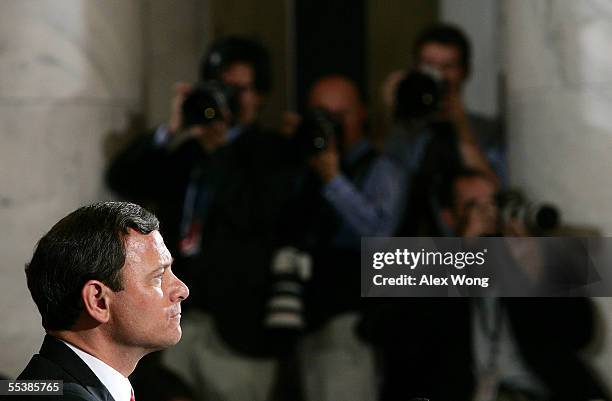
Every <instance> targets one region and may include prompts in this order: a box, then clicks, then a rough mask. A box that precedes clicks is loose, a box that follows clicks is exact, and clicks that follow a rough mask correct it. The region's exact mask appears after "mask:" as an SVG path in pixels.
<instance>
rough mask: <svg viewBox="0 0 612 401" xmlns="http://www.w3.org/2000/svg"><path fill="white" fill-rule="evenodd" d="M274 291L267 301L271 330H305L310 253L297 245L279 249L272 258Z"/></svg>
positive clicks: (267, 314) (267, 317) (267, 321)
mask: <svg viewBox="0 0 612 401" xmlns="http://www.w3.org/2000/svg"><path fill="white" fill-rule="evenodd" d="M271 270H272V277H273V285H272V294H271V297H270V299H269V301H268V304H267V308H266V309H267V312H266V318H265V326H266V327H267V328H268V329H276V330H288V331H301V330H303V329H304V327H305V324H306V323H305V321H304V301H303V296H304V285H305V283H306V282H307V281H308V280H309V279H310V276H311V271H312V259H311V257H310V255H308V254H306V253H303V252H300V251H299V250H298V249H296V248H293V247H284V248H281V249H279V250H278V251H277V252H276V253H275V254H274V256H273V258H272V266H271Z"/></svg>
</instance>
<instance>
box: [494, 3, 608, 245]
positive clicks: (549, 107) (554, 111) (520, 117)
mask: <svg viewBox="0 0 612 401" xmlns="http://www.w3.org/2000/svg"><path fill="white" fill-rule="evenodd" d="M503 5H504V21H503V25H504V27H505V50H506V52H505V66H506V75H507V118H508V143H509V163H510V172H511V181H512V182H513V183H514V184H516V185H518V186H520V187H522V188H524V189H525V190H526V191H527V193H528V195H529V196H530V197H532V198H533V199H535V200H547V201H552V202H554V203H556V204H557V205H558V206H559V207H560V209H561V211H562V213H563V217H564V219H565V221H567V222H569V223H574V224H579V225H590V226H593V227H595V228H597V229H599V230H600V231H601V232H602V234H605V235H611V234H612V201H611V200H612V174H610V172H611V171H612V157H611V154H612V52H610V39H611V38H612V3H610V2H609V1H606V0H583V1H573V0H554V1H550V0H547V1H532V0H507V1H505V2H504V3H503Z"/></svg>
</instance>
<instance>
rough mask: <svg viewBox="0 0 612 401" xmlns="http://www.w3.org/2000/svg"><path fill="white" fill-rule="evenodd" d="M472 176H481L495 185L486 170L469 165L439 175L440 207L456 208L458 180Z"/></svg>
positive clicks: (437, 184) (437, 182)
mask: <svg viewBox="0 0 612 401" xmlns="http://www.w3.org/2000/svg"><path fill="white" fill-rule="evenodd" d="M470 178H481V179H483V180H485V181H488V182H491V184H492V185H494V184H493V182H492V181H491V178H490V177H489V176H488V175H486V174H485V173H484V172H482V171H480V170H476V169H473V168H469V167H462V168H460V169H458V170H456V171H453V172H452V173H449V174H444V175H442V176H439V177H437V179H436V186H437V187H438V190H437V191H436V193H437V199H438V203H439V205H440V207H442V208H454V207H455V206H456V205H455V201H456V199H457V197H456V192H455V185H456V184H457V181H459V180H462V179H470Z"/></svg>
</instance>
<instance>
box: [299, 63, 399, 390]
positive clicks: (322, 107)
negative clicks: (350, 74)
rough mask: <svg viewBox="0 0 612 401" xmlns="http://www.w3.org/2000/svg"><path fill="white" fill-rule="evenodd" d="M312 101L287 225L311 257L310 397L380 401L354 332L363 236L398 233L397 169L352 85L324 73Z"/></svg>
mask: <svg viewBox="0 0 612 401" xmlns="http://www.w3.org/2000/svg"><path fill="white" fill-rule="evenodd" d="M308 105H309V107H310V108H311V109H313V111H312V112H311V113H308V114H307V115H305V116H304V118H303V121H302V126H301V127H300V128H298V130H297V132H296V133H295V140H296V142H297V143H298V144H301V145H300V146H299V149H300V153H301V154H302V155H303V159H304V160H305V163H304V164H305V167H304V175H303V176H302V179H301V180H299V182H298V183H299V186H300V188H299V190H298V193H297V196H296V198H297V199H296V202H297V204H296V206H295V213H294V214H293V217H292V219H291V227H289V228H290V229H291V230H292V232H293V235H294V241H295V244H296V246H297V247H298V248H300V249H302V250H303V251H304V252H306V253H308V254H309V255H311V257H312V277H311V278H310V280H309V281H308V282H307V283H306V293H305V314H306V322H307V329H306V330H307V333H306V334H305V336H304V338H303V340H302V342H301V344H300V356H301V363H302V372H303V376H304V387H305V389H304V390H305V394H306V399H307V400H317V401H321V400H323V401H325V400H338V399H359V400H374V399H376V385H375V381H376V380H375V379H376V374H375V370H374V366H373V355H372V352H371V350H370V348H369V347H367V346H366V345H365V344H364V343H363V342H361V341H360V340H359V339H358V338H357V337H356V334H355V332H354V326H355V323H356V321H357V319H358V316H359V311H360V307H361V303H360V299H359V292H360V281H359V277H360V276H359V266H360V253H359V252H360V251H359V249H360V244H361V238H362V237H366V236H387V235H391V233H392V232H393V230H394V227H395V225H396V224H397V220H398V213H399V206H400V203H401V202H400V184H401V181H400V177H399V171H398V169H397V167H396V166H395V164H394V163H393V162H391V161H390V160H389V159H388V158H386V157H383V156H380V155H379V154H378V152H377V151H376V150H375V149H374V148H373V147H372V145H371V144H370V143H369V141H368V140H367V139H366V132H365V127H364V124H365V119H366V110H365V107H364V105H363V103H362V100H361V96H360V94H359V90H358V88H357V86H356V85H355V83H354V82H352V81H350V80H349V79H347V78H345V77H343V76H340V75H329V76H324V77H322V78H320V79H318V80H317V81H316V82H315V83H314V84H313V85H312V87H311V89H310V91H309V98H308ZM324 115H327V117H324ZM334 120H335V121H337V122H338V124H336V125H335V124H334Z"/></svg>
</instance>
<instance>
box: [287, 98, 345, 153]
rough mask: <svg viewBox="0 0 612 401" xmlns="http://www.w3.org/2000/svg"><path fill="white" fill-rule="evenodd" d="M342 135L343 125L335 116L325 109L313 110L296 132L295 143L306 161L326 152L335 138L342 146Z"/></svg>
mask: <svg viewBox="0 0 612 401" xmlns="http://www.w3.org/2000/svg"><path fill="white" fill-rule="evenodd" d="M342 135H343V131H342V125H341V123H340V122H339V121H338V119H337V118H336V117H335V116H334V115H332V114H331V113H329V112H327V111H325V110H323V109H311V110H309V111H307V112H306V113H305V114H304V116H303V118H302V122H301V123H300V125H299V126H298V128H297V130H296V133H295V143H296V145H297V148H298V153H299V154H300V156H301V157H302V158H303V159H306V158H308V157H310V156H314V155H316V154H317V153H319V152H321V151H323V150H325V149H326V148H327V147H328V146H329V144H330V143H331V142H332V141H334V138H335V141H336V145H338V146H340V145H341V144H342V140H341V139H342Z"/></svg>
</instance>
